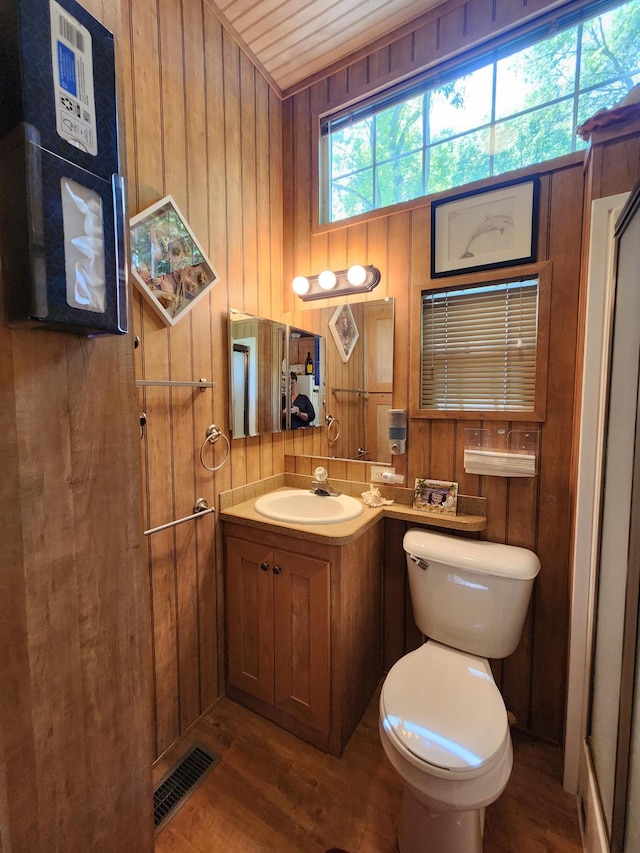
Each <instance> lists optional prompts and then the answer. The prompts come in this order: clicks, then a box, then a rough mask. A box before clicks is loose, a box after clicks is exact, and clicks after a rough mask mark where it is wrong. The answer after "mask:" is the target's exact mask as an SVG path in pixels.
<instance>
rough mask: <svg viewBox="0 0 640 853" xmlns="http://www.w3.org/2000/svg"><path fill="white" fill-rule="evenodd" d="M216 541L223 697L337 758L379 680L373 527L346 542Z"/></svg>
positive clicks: (264, 533) (258, 537) (252, 532)
mask: <svg viewBox="0 0 640 853" xmlns="http://www.w3.org/2000/svg"><path fill="white" fill-rule="evenodd" d="M223 533H224V542H225V586H226V631H227V661H226V663H227V673H226V676H227V678H226V692H227V695H228V696H229V698H231V699H233V700H234V701H236V702H239V703H240V704H242V705H245V706H246V707H248V708H250V709H251V710H253V711H255V712H256V713H259V714H261V715H262V716H264V717H267V718H268V719H270V720H272V721H273V722H275V723H277V724H278V725H280V726H282V727H283V728H286V729H287V730H288V731H290V732H292V733H293V734H295V735H297V736H298V737H301V738H302V739H304V740H306V741H308V742H309V743H312V744H313V745H314V746H317V747H318V748H320V749H322V750H324V751H326V752H330V753H332V754H333V755H341V754H342V750H343V749H344V747H345V745H346V743H347V741H348V740H349V738H350V736H351V734H352V733H353V730H354V729H355V727H356V726H357V724H358V722H359V720H360V717H361V716H362V714H363V712H364V710H365V709H366V707H367V705H368V704H369V701H370V700H371V697H372V696H373V693H374V691H375V689H376V687H377V685H378V683H379V681H380V679H381V677H382V524H381V523H379V522H378V523H376V524H373V525H371V526H370V527H368V528H366V529H365V530H364V531H363V532H362V533H359V534H358V535H357V537H352V538H351V539H350V540H349V541H346V542H341V541H339V540H336V539H331V538H330V537H327V541H326V542H324V541H318V540H320V539H321V537H316V541H313V540H311V541H310V540H309V539H306V538H304V535H302V537H300V535H299V536H296V535H295V534H294V532H293V531H291V530H290V529H287V528H285V527H282V528H280V529H277V528H276V529H274V525H264V527H263V526H256V525H252V526H246V525H243V524H241V523H239V522H238V523H236V522H235V521H234V522H230V521H227V520H225V519H224V518H223Z"/></svg>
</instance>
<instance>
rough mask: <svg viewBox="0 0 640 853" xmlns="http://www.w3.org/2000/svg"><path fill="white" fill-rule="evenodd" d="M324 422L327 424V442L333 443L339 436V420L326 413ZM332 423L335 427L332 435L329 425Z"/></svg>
mask: <svg viewBox="0 0 640 853" xmlns="http://www.w3.org/2000/svg"><path fill="white" fill-rule="evenodd" d="M324 422H325V423H326V425H327V441H328V442H329V444H335V443H336V441H337V440H338V439H339V438H340V421H339V420H338V419H337V418H334V417H333V416H332V415H326V416H325V419H324ZM334 424H336V428H335V430H334V434H333V437H332V436H331V427H332V426H333V425H334Z"/></svg>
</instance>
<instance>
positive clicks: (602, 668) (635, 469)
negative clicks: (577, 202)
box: [588, 185, 640, 853]
mask: <svg viewBox="0 0 640 853" xmlns="http://www.w3.org/2000/svg"><path fill="white" fill-rule="evenodd" d="M616 239H617V243H616V289H615V308H614V321H613V336H612V345H611V362H610V364H611V367H610V376H609V393H608V400H607V425H606V438H605V451H604V489H603V498H602V511H601V526H600V536H599V559H598V591H597V599H596V619H595V636H594V649H593V673H592V696H591V708H590V721H589V738H588V744H589V750H590V754H591V760H592V762H593V766H594V771H595V775H596V777H597V788H598V792H599V796H600V806H601V809H602V813H603V815H604V820H605V824H606V833H607V836H608V842H609V845H610V849H611V851H612V853H622V851H625V853H633V851H637V850H638V849H640V814H639V812H638V809H637V807H635V808H629V804H630V803H632V802H633V801H634V798H635V801H636V806H637V798H638V795H639V793H640V725H639V720H638V717H639V716H640V707H639V705H640V699H639V697H638V695H635V696H634V684H636V685H637V684H638V681H639V680H638V677H637V670H638V649H637V642H638V587H639V583H640V419H639V413H638V400H639V396H640V324H639V322H638V318H639V317H640V287H639V286H638V269H639V268H640V185H638V186H637V187H636V189H635V191H634V192H633V194H632V196H631V198H630V199H629V202H628V203H627V205H626V206H625V208H624V210H623V211H622V213H621V215H620V218H619V220H618V224H617V228H616ZM637 689H638V688H637V686H636V690H637Z"/></svg>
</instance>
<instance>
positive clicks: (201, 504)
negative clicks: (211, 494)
mask: <svg viewBox="0 0 640 853" xmlns="http://www.w3.org/2000/svg"><path fill="white" fill-rule="evenodd" d="M211 512H215V507H212V506H209V504H208V503H207V501H206V500H205V499H204V498H197V499H196V502H195V503H194V505H193V514H192V515H185V517H184V518H177V519H176V520H175V521H168V522H167V523H166V524H160V525H159V526H158V527H151V528H150V529H149V530H145V531H144V535H145V536H151V534H152V533H158V531H160V530H166V529H167V527H175V526H176V524H182V523H183V522H184V521H191V519H192V518H200V516H201V515H209V513H211Z"/></svg>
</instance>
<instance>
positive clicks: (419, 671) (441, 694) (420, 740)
mask: <svg viewBox="0 0 640 853" xmlns="http://www.w3.org/2000/svg"><path fill="white" fill-rule="evenodd" d="M380 711H381V721H382V726H383V728H384V730H385V731H386V732H387V734H388V736H389V739H390V740H391V742H392V743H393V745H394V747H395V748H396V749H397V750H398V751H399V752H400V754H401V755H403V756H404V758H405V759H406V760H407V761H409V762H410V763H412V764H413V765H414V766H416V767H419V768H421V769H423V770H424V771H425V772H427V773H431V774H432V775H435V776H444V777H446V778H449V779H470V778H473V777H474V776H478V775H480V774H483V773H486V772H487V771H488V770H489V769H490V768H491V767H493V766H494V764H496V763H497V762H498V761H500V759H501V758H502V756H503V754H504V751H505V749H508V745H509V743H510V736H509V726H508V721H507V713H506V709H505V706H504V702H503V700H502V696H501V695H500V691H499V690H498V688H497V687H496V684H495V682H494V680H493V677H492V675H491V670H490V669H489V664H488V661H487V660H486V659H485V658H480V657H476V656H475V655H471V654H468V653H466V652H460V651H458V650H457V649H451V648H449V647H447V646H443V645H442V644H440V643H437V642H435V641H429V642H427V643H425V644H424V645H423V646H421V647H420V648H419V649H417V650H416V651H414V652H410V653H409V654H408V655H405V656H404V657H403V658H401V659H400V660H399V661H398V662H397V663H396V664H395V665H394V666H393V667H392V668H391V670H390V671H389V674H388V675H387V677H386V679H385V681H384V683H383V686H382V691H381V695H380Z"/></svg>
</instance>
